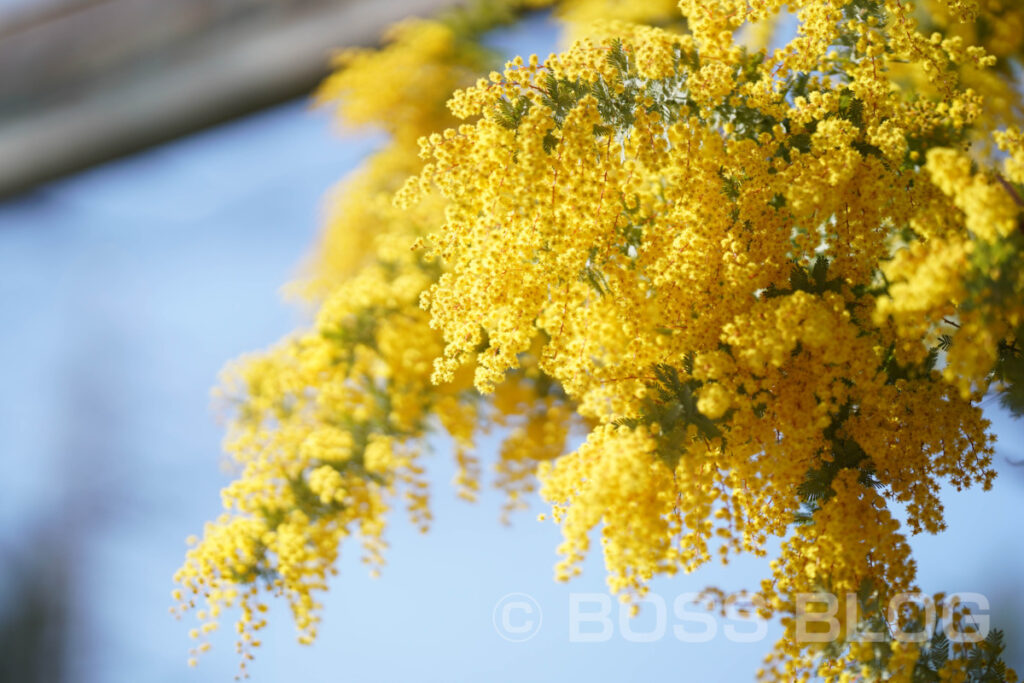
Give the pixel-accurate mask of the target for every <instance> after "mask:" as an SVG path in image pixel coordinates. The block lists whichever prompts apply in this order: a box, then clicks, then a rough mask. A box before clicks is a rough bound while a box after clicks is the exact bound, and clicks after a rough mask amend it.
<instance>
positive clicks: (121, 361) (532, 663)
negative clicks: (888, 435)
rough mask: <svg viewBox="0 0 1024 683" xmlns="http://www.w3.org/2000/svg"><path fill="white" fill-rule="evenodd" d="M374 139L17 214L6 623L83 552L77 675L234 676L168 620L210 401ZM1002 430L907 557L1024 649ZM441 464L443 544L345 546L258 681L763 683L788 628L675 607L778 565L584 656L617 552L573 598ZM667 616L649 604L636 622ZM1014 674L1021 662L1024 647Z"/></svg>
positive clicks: (0, 551)
mask: <svg viewBox="0 0 1024 683" xmlns="http://www.w3.org/2000/svg"><path fill="white" fill-rule="evenodd" d="M553 42H554V32H553V29H552V27H551V26H550V25H548V24H547V23H545V22H544V21H543V20H534V21H530V22H527V23H525V24H524V25H521V26H519V27H517V28H516V29H514V30H509V31H504V32H500V33H497V34H496V35H495V36H494V37H493V44H495V45H496V46H497V47H499V49H501V50H503V51H504V52H506V53H508V54H512V53H517V52H523V53H529V52H538V53H540V54H547V52H549V51H550V46H551V45H552V44H553ZM379 142H380V138H379V137H376V136H374V135H372V134H364V133H348V134H344V135H338V131H337V130H336V126H334V125H333V124H332V122H331V120H330V115H329V113H328V112H324V111H310V110H309V109H308V107H307V103H305V102H295V103H291V104H287V105H284V106H281V107H278V108H275V109H272V110H268V111H265V112H262V113H259V114H256V115H254V116H251V117H248V118H246V119H243V120H239V121H236V122H233V123H230V124H228V125H224V126H221V127H219V128H216V129H212V130H209V131H206V132H203V133H200V134H197V135H194V136H192V137H189V138H187V139H183V140H180V141H178V142H175V143H173V144H170V145H166V146H163V147H160V148H157V149H152V150H149V151H147V152H144V153H141V154H138V155H136V156H134V157H131V158H128V159H125V160H122V161H118V162H115V163H111V164H108V165H105V166H103V167H100V168H97V169H94V170H91V171H88V172H85V173H82V174H79V175H78V176H75V177H73V178H69V179H66V180H63V181H61V182H58V183H53V184H51V185H48V186H46V187H43V188H40V189H38V190H36V191H34V192H32V193H31V194H28V195H25V196H22V197H20V198H17V199H14V200H10V201H8V202H6V203H3V204H0V314H2V318H0V319H2V321H3V327H4V329H3V334H0V377H2V378H3V381H2V382H0V458H2V459H0V462H2V463H3V465H4V468H3V477H0V558H3V560H2V565H0V566H3V567H4V570H3V573H0V609H2V608H3V607H4V606H5V605H6V606H10V605H11V604H13V601H16V600H17V599H18V595H17V594H15V593H13V589H12V585H13V584H12V583H11V582H10V580H9V579H10V578H11V577H13V576H14V573H15V571H16V570H17V568H18V567H24V566H27V564H26V563H27V560H28V558H30V557H31V556H32V555H33V553H36V552H44V553H45V552H54V551H57V554H58V555H62V556H64V557H66V558H68V559H69V562H70V566H71V568H72V588H73V589H74V591H73V600H72V602H71V617H70V623H69V632H70V633H71V637H72V640H71V645H70V660H69V661H70V678H71V680H75V681H79V682H80V683H94V682H95V683H101V682H102V683H137V682H139V681H190V680H194V681H228V680H232V677H233V676H234V674H235V672H236V664H237V660H236V656H235V654H234V651H233V647H232V642H233V638H232V634H231V632H230V630H229V629H224V630H223V631H222V632H221V633H219V634H217V635H216V636H215V638H214V640H213V642H214V649H213V650H212V651H211V652H210V653H209V654H208V655H206V656H204V657H203V658H202V659H201V661H200V666H199V667H198V668H197V669H195V670H190V669H188V668H187V667H186V666H185V660H186V658H187V650H188V648H189V647H190V645H191V641H189V639H188V638H187V635H186V632H187V630H188V628H190V627H191V624H190V623H187V622H186V623H182V622H176V621H175V620H174V619H172V618H171V617H170V616H169V615H168V613H167V608H168V607H169V606H170V603H171V599H170V591H171V589H172V584H171V575H172V574H173V572H174V570H175V569H176V568H177V567H178V565H179V563H180V561H181V558H182V555H183V552H184V548H185V546H184V539H185V537H186V536H187V535H189V534H191V533H196V532H199V531H200V530H201V527H202V524H203V522H204V521H205V520H208V519H211V518H213V517H214V516H216V515H217V514H218V512H219V509H220V503H219V495H218V492H219V489H220V488H221V487H222V486H223V485H224V484H225V483H227V481H228V476H227V474H226V473H225V472H224V471H223V469H222V468H221V467H220V465H219V463H220V462H221V460H220V458H221V456H220V448H219V442H220V438H221V428H220V426H218V424H217V423H216V421H215V419H214V417H213V415H212V411H211V410H210V407H209V406H210V401H209V391H210V387H211V386H212V385H213V384H214V383H215V380H216V375H217V372H218V370H219V368H220V367H221V366H222V365H223V363H224V362H225V361H226V360H227V359H230V358H232V357H234V356H237V355H238V354H240V353H243V352H245V351H248V350H253V349H259V348H262V347H265V346H267V345H269V344H271V343H272V342H274V341H275V340H276V339H278V338H279V337H281V336H282V335H284V334H286V333H288V332H289V331H291V330H292V329H294V328H295V327H296V326H297V325H299V324H302V323H303V317H302V315H301V312H300V311H297V310H295V309H293V308H291V307H289V306H288V305H286V304H284V303H282V300H281V297H280V295H279V289H280V286H281V285H282V284H284V283H285V282H287V281H288V280H289V279H291V278H292V277H293V276H294V275H295V274H296V272H297V268H298V266H299V264H300V263H301V262H302V259H303V258H304V256H305V255H306V254H307V253H308V250H309V249H310V248H311V245H312V244H313V242H314V239H315V236H316V234H317V230H318V226H319V224H320V218H321V213H322V211H321V198H322V197H323V195H324V193H325V192H326V191H327V189H328V188H329V187H331V186H332V185H333V184H334V183H335V182H336V181H337V180H338V179H339V178H341V177H343V176H344V175H345V174H346V173H348V172H349V171H351V170H352V169H353V168H355V166H356V165H357V164H358V162H359V160H360V159H361V158H363V157H364V156H365V155H366V154H367V153H369V152H370V151H371V150H372V149H373V148H374V146H375V145H377V144H378V143H379ZM987 410H988V412H989V413H990V417H991V419H993V420H994V422H995V425H996V432H997V433H998V434H999V435H1000V439H1001V441H1000V444H999V455H998V456H997V461H996V467H997V469H998V470H999V471H1000V473H1001V476H1000V478H999V479H998V480H997V482H996V486H995V489H994V491H992V492H990V493H988V494H984V493H982V492H980V491H971V492H966V493H956V492H953V491H949V492H946V496H945V498H944V500H945V502H946V508H947V520H948V522H949V531H947V532H946V533H944V534H942V535H941V536H937V537H919V538H916V539H914V540H913V545H914V548H915V551H916V558H917V560H918V562H919V565H920V580H921V585H922V587H923V588H925V589H926V590H929V591H934V590H948V591H955V590H960V591H973V592H981V593H985V594H987V595H989V597H990V599H991V601H992V614H993V622H994V623H995V624H996V625H998V626H1003V627H1005V628H1006V629H1007V630H1008V631H1009V635H1010V638H1009V640H1010V641H1011V643H1013V644H1016V643H1019V642H1020V639H1021V638H1024V627H1022V622H1021V616H1022V615H1024V597H1022V596H1021V594H1020V588H1021V581H1020V576H1021V567H1022V566H1024V543H1022V541H1021V540H1020V535H1019V529H1018V526H1017V525H1018V524H1019V523H1020V520H1021V512H1022V511H1024V503H1022V495H1024V467H1013V466H1011V465H1009V462H1008V461H1010V460H1012V461H1022V462H1024V444H1022V438H1021V437H1022V436H1024V429H1022V427H1024V425H1022V423H1021V422H1014V421H1012V420H1011V419H1009V418H1008V417H1007V416H1005V415H1004V414H1002V413H1000V412H999V411H998V410H997V406H996V405H995V402H991V403H990V405H989V406H988V408H987ZM432 446H433V450H434V451H436V453H435V455H434V456H433V457H431V458H430V459H429V460H428V465H429V476H430V478H431V480H432V482H433V483H434V497H433V505H434V511H435V515H436V521H435V524H434V528H433V530H432V531H431V532H430V534H428V535H426V536H423V535H420V534H419V533H417V532H416V531H415V529H414V528H413V527H412V526H411V525H410V524H408V523H407V522H406V521H405V520H404V519H403V518H402V515H401V514H400V513H399V514H396V515H395V516H394V517H393V523H392V526H391V528H390V530H389V532H388V539H389V541H390V542H391V543H392V546H393V547H392V550H391V551H390V552H389V554H388V561H389V564H388V567H387V568H386V570H385V572H384V575H383V577H382V578H380V579H377V580H373V579H370V578H369V577H368V576H367V573H366V571H365V569H364V568H363V567H362V566H361V565H360V563H359V550H358V548H357V547H355V546H349V547H347V548H346V549H345V550H344V551H343V559H342V562H341V576H340V577H338V578H337V579H336V580H335V581H334V587H333V589H332V591H331V592H330V594H329V595H328V596H327V597H326V598H325V603H326V610H325V620H324V623H323V626H322V628H321V631H320V638H319V640H318V642H317V643H316V644H315V645H313V646H312V647H302V646H299V645H298V644H296V642H295V638H294V635H295V634H294V630H293V628H292V626H291V623H290V616H289V614H288V613H287V610H286V608H285V607H284V606H283V605H276V606H275V607H274V608H273V611H272V615H271V628H270V629H269V632H268V633H267V635H266V637H264V639H263V640H264V646H263V647H262V648H261V651H260V652H259V654H258V657H257V660H256V662H255V664H254V666H253V668H252V671H253V674H254V675H253V680H255V681H292V680H302V681H304V682H308V683H319V682H335V681H339V682H340V681H527V680H528V681H567V680H584V681H586V680H590V681H636V680H644V679H645V678H653V677H658V678H659V679H662V680H666V679H667V680H683V681H686V680H693V681H702V680H727V681H732V680H736V681H745V680H751V679H752V676H753V672H754V671H755V670H756V668H757V666H758V664H759V662H760V659H761V657H762V656H763V655H764V654H765V653H766V652H767V650H768V649H769V647H770V645H771V643H772V642H773V640H774V635H775V634H776V633H777V632H776V631H775V630H774V629H772V636H773V637H771V638H768V639H766V640H764V641H763V642H761V643H756V644H734V643H730V642H729V641H728V640H727V639H726V638H725V637H724V636H723V635H722V633H721V629H719V633H718V635H717V637H716V638H714V639H713V640H712V641H711V642H709V643H706V644H692V643H691V644H684V643H680V642H678V641H677V640H675V639H674V638H673V637H672V632H671V628H672V626H673V625H677V624H680V623H681V622H680V620H679V619H678V618H676V617H674V616H673V615H672V614H671V605H672V601H673V600H674V599H675V597H676V596H677V595H679V594H681V593H684V592H691V591H697V590H700V589H701V588H703V587H704V586H706V585H717V586H719V587H722V588H726V589H735V588H741V587H744V586H747V587H756V583H757V580H758V579H759V578H760V577H761V576H763V575H765V573H766V572H767V565H766V563H764V562H757V561H753V560H746V561H741V562H737V563H734V564H732V565H730V566H729V568H728V569H727V570H723V569H722V568H719V567H711V568H708V569H706V570H703V571H701V572H699V573H697V574H694V575H691V576H685V577H679V578H676V579H674V580H660V581H657V582H655V584H654V590H655V591H656V592H658V593H659V594H660V595H661V596H663V597H664V599H665V600H666V602H667V603H668V605H669V610H670V612H669V615H668V628H669V630H668V632H667V634H666V636H665V637H664V638H662V639H660V640H658V641H656V642H651V643H634V642H629V641H628V640H627V639H626V638H624V637H622V634H621V631H620V630H619V627H618V624H617V623H616V624H615V632H614V634H613V637H612V638H611V639H610V640H608V641H607V642H603V643H570V642H569V637H568V615H569V595H570V593H571V592H584V593H587V592H592V593H599V592H603V591H604V573H603V568H602V566H601V561H600V557H597V556H595V557H592V558H590V560H589V561H588V562H587V563H586V566H585V572H584V575H583V576H582V577H581V578H579V579H578V580H576V581H574V582H573V583H570V584H568V585H563V584H556V583H555V582H554V581H553V578H552V577H553V572H552V565H553V563H554V561H555V559H556V557H555V554H554V549H555V546H556V545H557V544H558V542H559V535H558V531H557V529H556V528H555V527H554V526H553V525H551V524H550V523H548V524H540V523H538V522H536V521H534V518H535V516H536V513H537V512H540V511H541V508H540V507H537V508H536V509H535V510H533V511H531V512H530V513H525V514H522V515H520V516H519V517H517V518H516V519H515V521H514V525H513V526H512V527H503V526H502V525H501V524H499V522H498V514H499V507H500V502H501V498H500V495H499V494H497V493H492V492H489V491H488V492H487V493H485V495H483V496H482V499H481V501H480V502H479V503H478V504H476V505H469V504H466V503H463V502H461V501H459V500H458V499H456V497H455V495H454V492H453V490H452V488H451V487H450V486H449V485H448V482H450V481H451V479H452V477H453V476H454V467H453V465H452V463H451V458H450V457H449V456H450V450H451V449H450V448H449V445H448V444H447V443H445V442H444V441H443V440H440V439H438V440H436V441H435V442H434V443H433V444H432ZM489 448H491V449H492V450H493V442H485V443H484V444H483V445H482V449H481V450H482V451H483V455H485V456H486V453H487V451H488V449H489ZM485 459H486V458H485ZM514 592H518V593H526V594H529V595H530V596H532V597H533V598H534V599H535V600H536V602H537V604H539V606H540V608H541V609H542V610H543V622H542V626H541V628H540V631H539V632H538V633H537V635H536V636H535V637H533V638H532V639H530V640H529V641H527V642H519V643H516V642H508V641H506V640H504V639H502V638H501V637H500V636H499V635H498V633H497V632H496V630H495V628H494V626H493V623H492V617H493V614H492V612H493V609H494V606H495V604H496V603H497V602H498V601H499V600H500V599H501V598H502V596H505V595H506V594H508V593H514ZM616 614H617V605H615V606H614V611H613V616H614V615H616ZM652 621H653V615H652V613H651V610H645V611H644V613H643V614H642V615H641V617H640V618H639V621H637V622H635V623H634V624H633V628H634V629H635V630H636V631H637V632H645V631H647V630H648V629H649V628H650V626H651V624H652ZM725 623H727V622H721V623H720V626H722V625H724V624H725ZM1014 632H1015V633H1016V634H1017V635H1016V636H1014V635H1013V634H1014ZM1011 656H1012V659H1013V660H1014V661H1016V662H1017V664H1018V665H1020V664H1024V661H1022V657H1024V650H1022V648H1020V647H1017V648H1016V649H1015V651H1013V652H1011Z"/></svg>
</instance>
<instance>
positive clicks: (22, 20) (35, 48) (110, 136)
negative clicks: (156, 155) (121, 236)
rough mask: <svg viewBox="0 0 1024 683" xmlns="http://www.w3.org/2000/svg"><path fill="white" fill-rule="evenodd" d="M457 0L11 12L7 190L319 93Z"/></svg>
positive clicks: (150, 0)
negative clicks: (362, 55) (333, 73)
mask: <svg viewBox="0 0 1024 683" xmlns="http://www.w3.org/2000/svg"><path fill="white" fill-rule="evenodd" d="M450 4H454V2H453V1H452V0H65V1H64V2H53V1H52V0H51V1H50V2H48V3H40V5H39V9H38V11H37V12H36V13H35V14H32V13H30V12H28V13H27V12H25V11H22V12H21V13H20V14H19V15H17V16H14V17H7V18H6V19H7V20H6V21H5V20H4V19H5V18H4V17H0V197H4V196H10V195H12V194H16V193H18V192H22V191H24V190H26V189H29V188H31V187H32V186H34V185H36V184H38V183H41V182H44V181H46V180H50V179H53V178H56V177H59V176H61V175H65V174H68V173H71V172H74V171H77V170H80V169H82V168H85V167H87V166H91V165H93V164H97V163H100V162H103V161H107V160H110V159H113V158H116V157H119V156H123V155H125V154H130V153H132V152H135V151H137V150H140V149H142V148H144V147H148V146H150V145H154V144H157V143H160V142H163V141H166V140H169V139H172V138H175V137H178V136H180V135H183V134H185V133H189V132H192V131H195V130H197V129H200V128H203V127H206V126H210V125H213V124H215V123H219V122H222V121H225V120H227V119H230V118H233V117H236V116H239V115H242V114H245V113H248V112H251V111H253V110H256V109H260V108H262V107H266V106H269V105H272V104H276V103H278V102H282V101H284V100H287V99H290V98H293V97H296V96H300V95H302V94H305V93H308V92H309V91H310V90H311V89H312V88H313V87H314V86H315V85H316V84H317V82H318V81H319V80H320V79H321V78H323V76H324V75H325V74H326V73H327V68H328V62H329V59H330V55H331V52H332V51H333V50H334V49H337V48H338V47H341V46H346V45H367V44H373V43H375V42H376V41H377V40H378V37H379V35H380V33H381V32H382V31H383V30H384V29H385V28H386V27H387V26H388V25H389V24H391V23H392V22H394V21H396V20H398V19H400V18H402V17H404V16H407V15H410V14H414V15H426V14H430V13H431V12H433V11H436V10H437V9H438V8H439V7H441V6H444V5H450Z"/></svg>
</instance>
